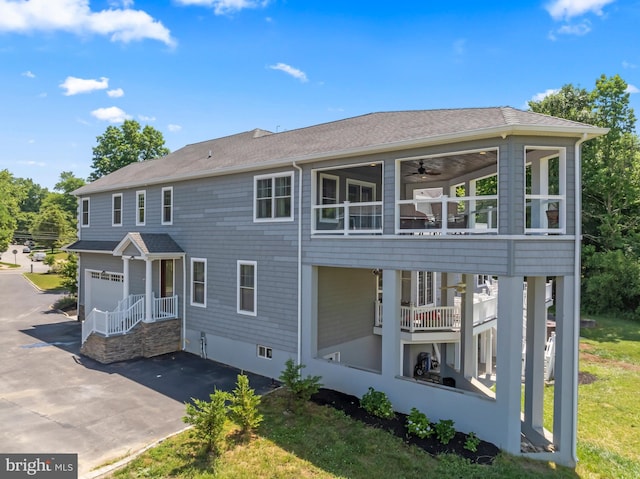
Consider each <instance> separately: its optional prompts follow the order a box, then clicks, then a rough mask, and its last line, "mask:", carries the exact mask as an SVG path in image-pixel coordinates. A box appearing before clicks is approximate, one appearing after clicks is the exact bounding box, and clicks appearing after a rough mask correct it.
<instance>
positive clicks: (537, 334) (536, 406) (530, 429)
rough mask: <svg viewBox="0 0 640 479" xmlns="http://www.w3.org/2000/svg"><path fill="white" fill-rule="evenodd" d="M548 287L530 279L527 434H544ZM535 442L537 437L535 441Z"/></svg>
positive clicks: (528, 285)
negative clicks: (546, 303) (546, 301)
mask: <svg viewBox="0 0 640 479" xmlns="http://www.w3.org/2000/svg"><path fill="white" fill-rule="evenodd" d="M545 296H546V283H545V278H544V277H542V276H535V277H533V276H532V277H528V278H527V330H526V331H527V332H526V335H527V352H526V365H525V373H524V374H525V379H524V384H525V386H524V424H523V429H524V431H523V432H524V433H525V434H527V435H533V434H534V433H538V434H543V424H542V419H543V410H544V350H545V345H546V340H547V338H546V331H547V317H546V316H547V310H546V306H545V300H546V298H545ZM531 439H534V440H535V438H534V437H531Z"/></svg>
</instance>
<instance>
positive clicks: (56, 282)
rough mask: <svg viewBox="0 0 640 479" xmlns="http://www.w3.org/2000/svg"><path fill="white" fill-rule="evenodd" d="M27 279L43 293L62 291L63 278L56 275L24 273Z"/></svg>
mask: <svg viewBox="0 0 640 479" xmlns="http://www.w3.org/2000/svg"><path fill="white" fill-rule="evenodd" d="M24 275H25V276H26V278H27V279H28V280H29V281H31V282H32V283H33V284H35V285H36V286H37V287H38V288H40V289H41V290H43V291H61V290H62V277H61V276H60V275H59V274H54V273H24Z"/></svg>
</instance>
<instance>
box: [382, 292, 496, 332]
mask: <svg viewBox="0 0 640 479" xmlns="http://www.w3.org/2000/svg"><path fill="white" fill-rule="evenodd" d="M460 299H461V298H459V297H456V298H455V301H454V305H453V306H432V305H431V306H415V305H413V304H410V305H408V306H405V305H402V306H400V328H401V329H402V330H403V331H408V332H411V333H415V332H421V331H441V330H458V329H460V317H461V310H462V308H461V304H460ZM497 312H498V298H497V297H496V296H489V295H484V294H474V298H473V324H474V326H477V325H480V324H483V323H485V322H486V321H489V320H492V319H495V318H496V317H497ZM375 326H376V327H381V326H382V303H381V302H379V301H378V302H376V308H375Z"/></svg>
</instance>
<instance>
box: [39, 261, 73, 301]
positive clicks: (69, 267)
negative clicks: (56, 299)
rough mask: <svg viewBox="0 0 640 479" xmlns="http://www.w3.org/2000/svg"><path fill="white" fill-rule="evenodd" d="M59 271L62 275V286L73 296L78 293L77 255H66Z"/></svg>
mask: <svg viewBox="0 0 640 479" xmlns="http://www.w3.org/2000/svg"><path fill="white" fill-rule="evenodd" d="M47 256H48V255H47ZM59 273H60V276H61V277H62V287H63V288H64V289H66V290H67V291H68V292H69V294H70V295H71V296H75V295H76V294H77V293H78V257H77V256H76V255H75V254H74V253H69V254H68V255H67V261H64V262H63V263H62V265H61V267H60V272H59Z"/></svg>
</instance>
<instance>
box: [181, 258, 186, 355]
mask: <svg viewBox="0 0 640 479" xmlns="http://www.w3.org/2000/svg"><path fill="white" fill-rule="evenodd" d="M182 350H183V351H186V350H187V255H186V254H185V255H183V256H182Z"/></svg>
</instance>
